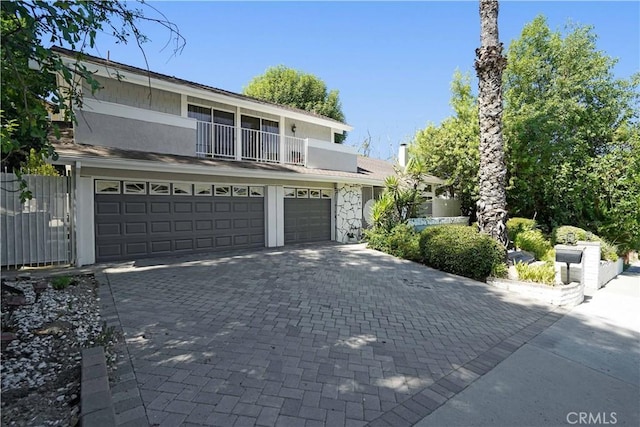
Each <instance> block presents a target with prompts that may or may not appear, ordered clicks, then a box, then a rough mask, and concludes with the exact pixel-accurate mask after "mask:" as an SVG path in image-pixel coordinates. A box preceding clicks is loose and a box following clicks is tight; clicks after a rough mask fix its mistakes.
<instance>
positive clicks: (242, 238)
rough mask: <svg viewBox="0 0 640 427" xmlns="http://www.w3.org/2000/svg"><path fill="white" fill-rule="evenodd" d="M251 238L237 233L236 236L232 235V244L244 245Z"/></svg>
mask: <svg viewBox="0 0 640 427" xmlns="http://www.w3.org/2000/svg"><path fill="white" fill-rule="evenodd" d="M250 241H251V240H250V239H249V236H247V235H246V234H245V235H238V236H233V244H234V245H246V244H248V243H249V242H250Z"/></svg>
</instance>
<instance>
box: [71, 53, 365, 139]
mask: <svg viewBox="0 0 640 427" xmlns="http://www.w3.org/2000/svg"><path fill="white" fill-rule="evenodd" d="M61 56H62V57H63V58H64V59H63V60H65V62H66V63H68V64H75V63H76V61H75V59H73V58H70V57H68V56H66V55H64V54H61ZM79 63H80V64H81V65H84V66H86V67H87V68H88V69H90V70H93V69H95V67H96V66H98V67H99V68H97V69H95V75H97V76H100V77H106V78H109V79H113V71H112V70H114V69H118V67H117V65H113V66H111V67H110V66H107V65H104V64H96V63H93V62H90V61H79ZM118 74H119V75H120V76H121V77H122V78H123V80H124V81H126V82H128V83H132V84H137V85H140V86H146V87H149V86H152V87H154V88H156V89H161V90H166V91H169V92H174V93H179V94H184V95H189V96H193V97H195V98H202V99H206V100H208V101H214V102H220V103H223V104H231V105H236V106H238V107H242V108H246V109H249V110H254V111H260V112H263V113H267V114H273V115H275V116H281V115H284V116H285V117H288V118H291V119H293V120H300V121H303V122H307V123H313V124H317V125H320V126H324V127H328V128H333V129H339V130H341V131H347V132H349V131H352V130H353V127H352V126H349V125H347V124H344V123H336V122H335V121H333V120H327V119H323V118H322V117H316V116H312V115H308V114H305V113H301V112H297V111H290V110H288V109H286V108H282V107H278V106H276V105H267V104H262V103H260V102H255V101H251V100H248V99H239V98H236V97H233V96H228V95H223V94H220V93H215V92H211V91H209V90H206V89H198V88H193V87H190V86H186V85H185V84H180V83H172V82H169V81H166V80H163V79H157V78H154V77H151V78H150V77H149V76H148V75H142V74H138V73H134V72H131V71H126V70H121V69H118ZM176 117H177V116H176Z"/></svg>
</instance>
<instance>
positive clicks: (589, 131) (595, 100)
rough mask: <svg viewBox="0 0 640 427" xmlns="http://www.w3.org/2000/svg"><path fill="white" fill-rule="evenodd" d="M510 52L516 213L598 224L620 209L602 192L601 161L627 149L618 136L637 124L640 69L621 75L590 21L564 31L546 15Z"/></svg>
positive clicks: (509, 126)
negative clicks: (639, 73) (613, 208)
mask: <svg viewBox="0 0 640 427" xmlns="http://www.w3.org/2000/svg"><path fill="white" fill-rule="evenodd" d="M507 55H508V58H509V63H508V65H507V69H506V71H505V101H506V109H505V136H506V142H507V153H508V169H509V186H508V195H509V197H508V203H509V207H510V211H511V213H512V214H514V215H516V216H524V217H528V218H534V217H535V218H536V219H537V220H538V222H539V223H541V224H544V225H546V226H547V227H554V226H556V225H563V224H572V225H576V226H579V227H582V228H585V229H589V230H592V231H597V228H598V225H599V223H600V222H602V221H605V222H607V223H608V222H609V220H608V219H606V218H605V216H606V215H608V213H606V212H609V213H611V212H613V211H611V210H605V209H603V207H604V206H605V205H604V204H602V203H600V202H601V200H603V197H604V198H606V197H608V196H605V195H603V194H601V192H602V191H603V187H602V186H601V185H599V176H600V177H601V175H599V174H601V173H602V171H603V168H604V169H606V167H604V166H603V165H601V164H600V163H601V162H605V163H608V162H610V160H611V159H612V156H613V154H612V151H613V152H615V153H618V154H619V153H621V152H620V151H619V150H618V149H617V148H616V147H615V145H616V144H615V143H614V141H615V139H616V136H615V135H616V134H617V133H618V132H619V130H620V129H622V128H627V129H631V130H632V132H633V129H635V132H637V126H633V125H632V124H633V123H634V122H635V121H637V112H638V91H637V88H638V81H639V80H638V77H637V76H636V77H634V78H632V79H631V80H628V81H627V80H623V79H616V78H614V76H613V66H614V65H615V63H616V61H615V60H614V59H612V58H610V57H608V56H607V55H606V54H605V53H604V52H601V51H599V50H597V48H596V35H595V34H594V33H593V31H592V28H591V27H587V26H570V27H568V33H567V34H566V36H563V34H562V33H560V32H559V31H551V30H550V29H549V27H548V25H547V22H546V20H545V18H544V17H542V16H539V17H537V18H535V19H534V20H533V22H531V23H530V24H527V25H526V26H525V27H524V29H523V31H522V34H521V36H520V37H519V38H518V39H517V40H515V41H514V42H513V43H512V44H511V46H510V47H509V51H508V54H507ZM598 172H599V173H598ZM612 191H613V190H610V191H609V193H611V192H612Z"/></svg>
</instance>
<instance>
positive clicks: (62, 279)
mask: <svg viewBox="0 0 640 427" xmlns="http://www.w3.org/2000/svg"><path fill="white" fill-rule="evenodd" d="M72 283H73V279H72V278H71V277H69V276H58V277H54V278H53V279H51V287H52V288H53V289H55V290H57V291H60V290H62V289H64V288H66V287H67V286H69V285H71V284H72Z"/></svg>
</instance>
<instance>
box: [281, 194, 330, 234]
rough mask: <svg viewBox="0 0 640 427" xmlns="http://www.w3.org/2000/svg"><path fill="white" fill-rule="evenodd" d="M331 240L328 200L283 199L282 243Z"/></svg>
mask: <svg viewBox="0 0 640 427" xmlns="http://www.w3.org/2000/svg"><path fill="white" fill-rule="evenodd" d="M326 240H331V200H330V199H284V242H285V243H296V242H316V241H326Z"/></svg>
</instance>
